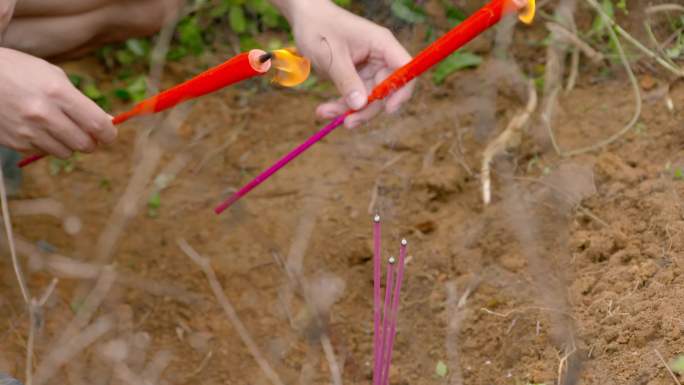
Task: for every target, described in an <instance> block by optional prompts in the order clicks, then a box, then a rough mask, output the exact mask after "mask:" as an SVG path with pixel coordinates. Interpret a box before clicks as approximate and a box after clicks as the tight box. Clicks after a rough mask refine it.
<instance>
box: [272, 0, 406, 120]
mask: <svg viewBox="0 0 684 385" xmlns="http://www.w3.org/2000/svg"><path fill="white" fill-rule="evenodd" d="M274 3H275V4H276V5H277V6H280V8H281V10H282V11H283V13H284V14H285V16H286V17H287V18H288V20H289V21H290V24H291V25H292V29H293V32H294V37H295V40H296V42H297V47H298V49H299V51H300V53H301V54H302V55H304V56H306V57H308V58H309V59H310V60H311V62H312V64H313V65H314V67H315V68H316V69H318V70H319V71H321V72H323V73H324V74H326V75H328V77H330V79H331V80H332V81H333V83H335V86H336V87H337V89H338V90H339V92H340V93H341V94H342V97H341V98H340V99H338V100H334V101H330V102H327V103H324V104H321V105H320V106H319V107H318V109H317V110H316V114H317V115H318V116H319V117H321V118H325V119H331V118H334V117H336V116H338V115H340V114H343V113H344V112H346V111H347V110H349V109H354V110H360V109H361V108H363V107H364V106H365V105H366V102H367V99H368V93H369V92H370V91H371V90H372V88H373V87H374V86H375V85H376V84H378V83H380V82H382V81H383V80H384V79H385V78H386V77H387V76H388V75H390V74H391V73H392V72H393V71H394V70H395V69H397V68H399V67H401V66H403V65H404V64H406V63H408V62H409V61H410V60H411V56H410V55H409V54H408V52H406V50H405V49H404V48H403V47H402V46H401V44H399V42H398V41H397V40H396V39H395V37H394V36H393V35H392V33H391V32H390V31H389V30H388V29H386V28H383V27H380V26H378V25H377V24H374V23H372V22H370V21H368V20H366V19H364V18H362V17H359V16H356V15H354V14H352V13H350V12H348V11H346V10H344V9H342V8H340V7H338V6H336V5H335V4H333V3H332V2H330V1H328V0H315V1H314V0H280V1H278V0H276V1H274ZM413 88H414V83H413V82H411V83H409V84H408V85H407V86H405V87H403V88H402V89H399V90H397V91H396V92H395V93H393V94H392V95H390V96H389V97H388V98H387V99H386V100H385V101H378V102H375V103H372V104H371V105H370V106H368V107H367V108H365V109H363V110H361V111H359V112H357V113H354V114H351V115H349V116H348V117H347V118H346V120H345V125H346V126H347V127H348V128H353V127H356V126H358V125H359V124H361V123H362V122H365V121H367V120H369V119H371V118H372V117H373V116H375V115H377V114H378V113H379V112H380V111H382V109H383V108H384V109H385V111H386V112H388V113H393V112H396V111H397V110H398V109H399V108H400V107H401V105H402V103H404V102H406V101H407V100H408V99H409V98H410V97H411V94H412V92H413Z"/></svg>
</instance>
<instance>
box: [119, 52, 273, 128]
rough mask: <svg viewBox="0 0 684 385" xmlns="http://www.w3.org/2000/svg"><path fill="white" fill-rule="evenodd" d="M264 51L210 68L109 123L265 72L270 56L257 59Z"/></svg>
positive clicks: (238, 56) (209, 91)
mask: <svg viewBox="0 0 684 385" xmlns="http://www.w3.org/2000/svg"><path fill="white" fill-rule="evenodd" d="M264 55H267V53H266V52H264V51H261V50H256V49H255V50H251V51H249V52H243V53H241V54H239V55H237V56H235V57H233V58H231V59H230V60H228V61H226V62H224V63H222V64H220V65H218V66H216V67H213V68H211V69H209V70H207V71H205V72H202V73H201V74H199V75H197V76H196V77H194V78H192V79H190V80H188V81H186V82H184V83H181V84H179V85H177V86H174V87H171V88H169V89H168V90H166V91H163V92H161V93H159V94H157V95H154V96H152V97H150V98H148V99H145V100H143V101H142V102H140V103H138V104H136V105H135V106H134V107H133V108H132V109H131V110H129V111H126V112H124V113H121V114H119V115H117V116H116V117H114V120H112V123H114V124H119V123H123V122H125V121H126V120H128V119H130V118H132V117H134V116H140V115H149V114H154V113H157V112H160V111H164V110H166V109H169V108H171V107H173V106H175V105H177V104H178V103H181V102H183V101H186V100H188V99H192V98H196V97H199V96H202V95H206V94H208V93H211V92H214V91H216V90H219V89H221V88H223V87H227V86H229V85H231V84H234V83H237V82H240V81H243V80H246V79H250V78H253V77H256V76H260V75H263V74H265V73H266V72H267V71H268V70H269V68H271V60H270V56H266V57H267V59H266V60H264V61H263V62H262V61H261V60H260V59H261V58H262V57H264Z"/></svg>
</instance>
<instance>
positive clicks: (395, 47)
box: [379, 30, 411, 70]
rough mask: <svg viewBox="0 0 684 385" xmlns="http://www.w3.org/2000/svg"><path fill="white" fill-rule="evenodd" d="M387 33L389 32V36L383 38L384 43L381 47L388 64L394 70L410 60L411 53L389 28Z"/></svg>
mask: <svg viewBox="0 0 684 385" xmlns="http://www.w3.org/2000/svg"><path fill="white" fill-rule="evenodd" d="M385 34H387V37H386V38H385V39H384V40H383V44H382V45H381V46H380V47H379V48H380V50H381V52H382V57H383V58H384V59H385V63H387V66H388V67H389V68H391V69H392V70H395V69H397V68H399V67H401V66H403V65H404V64H406V63H408V62H410V61H411V55H410V54H409V53H408V51H406V49H405V48H404V47H403V46H402V45H401V44H400V43H399V41H397V39H396V38H395V37H394V35H393V34H392V32H390V31H389V30H387V31H386V32H385Z"/></svg>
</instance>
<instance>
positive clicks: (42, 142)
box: [31, 130, 72, 159]
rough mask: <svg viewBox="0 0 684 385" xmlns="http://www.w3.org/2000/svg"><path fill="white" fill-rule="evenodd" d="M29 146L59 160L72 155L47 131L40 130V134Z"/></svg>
mask: <svg viewBox="0 0 684 385" xmlns="http://www.w3.org/2000/svg"><path fill="white" fill-rule="evenodd" d="M31 144H32V145H33V147H35V148H37V149H39V150H41V151H42V152H45V153H48V154H51V155H54V156H56V157H58V158H60V159H67V158H69V157H70V156H71V154H72V151H71V150H70V149H69V148H68V147H67V146H65V145H64V144H62V143H60V142H59V141H58V140H57V139H55V138H53V137H52V135H50V133H49V132H47V130H42V131H41V132H40V134H38V135H37V136H36V138H35V139H33V141H32V142H31Z"/></svg>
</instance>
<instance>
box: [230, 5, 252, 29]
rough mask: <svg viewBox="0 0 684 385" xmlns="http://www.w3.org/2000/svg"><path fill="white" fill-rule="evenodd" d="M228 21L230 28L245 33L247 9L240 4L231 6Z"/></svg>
mask: <svg viewBox="0 0 684 385" xmlns="http://www.w3.org/2000/svg"><path fill="white" fill-rule="evenodd" d="M228 21H229V22H230V28H231V29H232V30H233V31H234V32H235V33H243V32H245V31H246V30H247V19H246V18H245V11H244V10H243V9H242V7H240V6H237V5H236V6H233V7H231V8H230V13H229V14H228Z"/></svg>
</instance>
